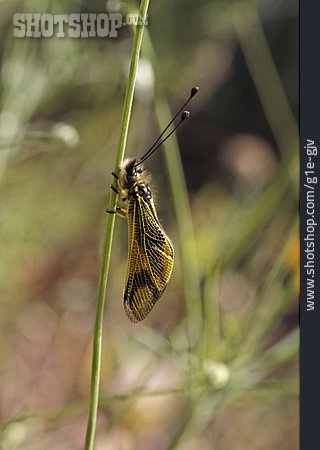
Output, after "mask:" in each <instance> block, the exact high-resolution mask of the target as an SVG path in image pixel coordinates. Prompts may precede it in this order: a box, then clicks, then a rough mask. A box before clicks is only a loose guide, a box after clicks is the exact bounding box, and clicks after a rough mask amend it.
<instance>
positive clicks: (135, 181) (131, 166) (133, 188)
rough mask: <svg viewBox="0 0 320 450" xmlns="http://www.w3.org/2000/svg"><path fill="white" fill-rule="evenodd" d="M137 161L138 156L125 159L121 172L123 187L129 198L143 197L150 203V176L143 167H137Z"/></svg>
mask: <svg viewBox="0 0 320 450" xmlns="http://www.w3.org/2000/svg"><path fill="white" fill-rule="evenodd" d="M137 162H138V161H137V159H136V158H131V159H127V160H125V161H124V164H123V166H122V171H121V173H120V184H121V188H122V189H123V190H124V191H126V192H127V196H128V200H129V199H130V198H132V197H134V198H142V199H144V200H146V201H147V202H148V203H149V202H150V201H151V199H152V195H151V191H150V188H149V186H148V184H147V179H148V177H147V176H146V175H145V173H144V169H143V167H141V166H138V167H135V165H136V164H137Z"/></svg>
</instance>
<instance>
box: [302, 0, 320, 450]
mask: <svg viewBox="0 0 320 450" xmlns="http://www.w3.org/2000/svg"><path fill="white" fill-rule="evenodd" d="M300 153H301V156H300V164H301V168H300V239H301V262H300V269H301V295H300V327H301V347H300V376H301V389H300V394H301V397H300V406H301V414H300V417H301V437H300V443H301V445H300V448H301V449H302V450H313V449H314V450H318V449H320V297H319V293H320V292H319V287H320V239H319V230H320V196H319V184H320V170H319V168H320V154H319V153H320V3H319V2H317V1H314V0H301V1H300Z"/></svg>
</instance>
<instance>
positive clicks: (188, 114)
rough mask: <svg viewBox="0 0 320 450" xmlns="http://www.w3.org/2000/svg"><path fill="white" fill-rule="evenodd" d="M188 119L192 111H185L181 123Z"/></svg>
mask: <svg viewBox="0 0 320 450" xmlns="http://www.w3.org/2000/svg"><path fill="white" fill-rule="evenodd" d="M188 117H190V111H183V113H182V114H181V122H183V121H184V120H186V119H187V118H188Z"/></svg>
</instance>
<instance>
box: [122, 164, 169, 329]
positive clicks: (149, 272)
mask: <svg viewBox="0 0 320 450" xmlns="http://www.w3.org/2000/svg"><path fill="white" fill-rule="evenodd" d="M137 162H138V161H137V160H136V159H134V158H132V159H127V160H125V161H124V163H123V165H122V167H121V170H120V176H119V180H118V186H119V188H120V191H121V195H122V194H124V196H125V197H126V201H127V213H126V214H127V219H128V231H129V240H128V242H129V259H128V269H127V279H126V285H125V290H124V309H125V312H126V314H127V316H128V317H129V319H130V320H131V321H132V322H137V321H139V320H142V319H144V318H145V317H146V315H147V314H148V313H149V312H150V310H151V309H152V307H153V306H154V304H155V303H156V301H157V300H158V299H159V297H160V296H161V294H162V293H163V291H164V289H165V287H166V285H167V282H168V280H169V278H170V276H171V272H172V267H173V255H174V252H173V246H172V244H171V242H170V239H169V238H168V236H167V235H166V233H165V232H164V230H163V228H162V226H161V224H160V222H159V219H158V215H157V211H156V208H155V206H154V202H153V199H152V194H151V191H150V188H149V186H148V184H147V176H146V174H145V173H144V171H143V168H142V167H141V166H140V168H139V169H137V168H136V167H135V164H137Z"/></svg>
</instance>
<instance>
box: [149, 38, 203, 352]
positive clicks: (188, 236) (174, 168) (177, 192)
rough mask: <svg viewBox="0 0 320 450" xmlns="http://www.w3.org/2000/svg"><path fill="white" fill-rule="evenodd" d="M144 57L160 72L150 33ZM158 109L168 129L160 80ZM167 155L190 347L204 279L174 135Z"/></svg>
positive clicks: (167, 144) (198, 331)
mask: <svg viewBox="0 0 320 450" xmlns="http://www.w3.org/2000/svg"><path fill="white" fill-rule="evenodd" d="M142 51H143V54H144V55H145V56H146V57H147V58H148V59H149V60H150V62H151V64H152V66H153V68H154V69H155V72H156V73H160V70H159V67H158V66H157V58H156V55H155V53H154V49H153V45H152V41H151V39H150V35H149V33H148V31H146V34H145V39H144V42H143V48H142ZM155 97H156V102H155V110H156V116H157V121H158V124H159V128H160V129H164V128H165V127H166V125H167V124H168V123H169V122H170V120H171V119H172V115H171V111H170V108H169V105H168V102H167V100H166V95H165V90H164V87H163V85H162V83H161V80H160V79H157V82H156V96H155ZM163 146H164V150H165V151H164V155H165V162H166V166H167V171H168V176H169V182H170V188H171V193H172V200H173V206H174V210H175V216H176V221H177V229H178V239H179V256H180V262H181V269H182V277H183V290H184V298H185V301H186V309H187V328H188V330H187V333H188V340H189V346H190V347H195V346H196V345H197V344H198V343H199V338H200V335H201V327H202V309H201V308H202V306H201V290H200V277H199V269H198V262H197V252H196V243H195V237H194V231H193V221H192V215H191V211H190V204H189V199H188V191H187V186H186V181H185V177H184V172H183V166H182V162H181V158H180V153H179V146H178V142H177V138H176V136H175V135H173V136H172V137H171V138H170V139H169V140H168V141H166V142H165V143H164V144H163Z"/></svg>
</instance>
